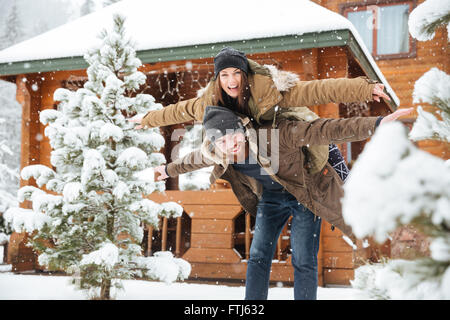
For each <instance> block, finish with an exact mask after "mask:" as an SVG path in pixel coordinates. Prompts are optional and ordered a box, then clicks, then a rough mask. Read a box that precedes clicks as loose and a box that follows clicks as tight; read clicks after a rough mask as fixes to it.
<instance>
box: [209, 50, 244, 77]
mask: <svg viewBox="0 0 450 320" xmlns="http://www.w3.org/2000/svg"><path fill="white" fill-rule="evenodd" d="M230 67H233V68H238V69H241V70H242V71H244V72H245V73H248V68H249V67H248V60H247V57H246V56H245V53H243V52H242V51H238V50H236V49H233V48H231V47H225V48H223V49H222V50H220V52H219V53H218V54H217V55H216V57H215V58H214V77H215V78H217V75H218V74H219V72H220V71H221V70H223V69H226V68H230Z"/></svg>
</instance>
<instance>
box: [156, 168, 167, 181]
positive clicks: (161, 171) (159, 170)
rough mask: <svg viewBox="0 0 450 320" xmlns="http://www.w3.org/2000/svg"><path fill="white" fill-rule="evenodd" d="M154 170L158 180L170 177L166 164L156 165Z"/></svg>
mask: <svg viewBox="0 0 450 320" xmlns="http://www.w3.org/2000/svg"><path fill="white" fill-rule="evenodd" d="M153 171H155V177H156V180H158V181H161V180H165V179H167V178H169V176H168V175H167V174H166V166H158V167H155V168H153ZM157 173H158V174H157Z"/></svg>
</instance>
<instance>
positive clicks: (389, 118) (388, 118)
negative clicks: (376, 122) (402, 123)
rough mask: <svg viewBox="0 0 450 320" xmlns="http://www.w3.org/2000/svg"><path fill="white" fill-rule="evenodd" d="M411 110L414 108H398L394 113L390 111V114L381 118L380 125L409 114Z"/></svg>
mask: <svg viewBox="0 0 450 320" xmlns="http://www.w3.org/2000/svg"><path fill="white" fill-rule="evenodd" d="M413 110H414V108H406V109H398V110H397V111H395V112H394V113H391V114H390V115H387V116H385V117H383V119H382V120H381V121H380V125H382V124H384V123H387V122H392V121H395V120H397V119H398V118H399V117H402V116H406V115H408V114H410V113H411V112H413Z"/></svg>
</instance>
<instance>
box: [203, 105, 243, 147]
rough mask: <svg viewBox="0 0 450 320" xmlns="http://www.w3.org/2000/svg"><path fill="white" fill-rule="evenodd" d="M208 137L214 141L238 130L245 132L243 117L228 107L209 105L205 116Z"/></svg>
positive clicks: (204, 124)
mask: <svg viewBox="0 0 450 320" xmlns="http://www.w3.org/2000/svg"><path fill="white" fill-rule="evenodd" d="M203 128H204V129H205V132H206V137H207V138H208V139H210V140H211V141H212V142H214V141H215V140H216V139H219V138H220V137H222V136H224V135H226V134H228V133H232V132H234V131H236V130H242V132H244V131H245V130H244V126H243V124H242V121H241V119H240V118H239V117H238V116H237V115H236V114H234V112H233V111H231V110H230V109H228V108H225V107H216V106H208V107H206V109H205V113H204V116H203Z"/></svg>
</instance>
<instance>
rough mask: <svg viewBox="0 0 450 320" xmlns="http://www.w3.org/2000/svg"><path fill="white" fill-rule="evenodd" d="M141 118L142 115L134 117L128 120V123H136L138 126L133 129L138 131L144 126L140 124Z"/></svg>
mask: <svg viewBox="0 0 450 320" xmlns="http://www.w3.org/2000/svg"><path fill="white" fill-rule="evenodd" d="M143 118H144V116H143V115H135V116H134V117H133V118H131V119H128V121H130V122H135V123H137V124H138V125H137V126H136V127H134V129H136V130H139V129H143V128H144V126H143V125H141V122H142V119H143Z"/></svg>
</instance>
